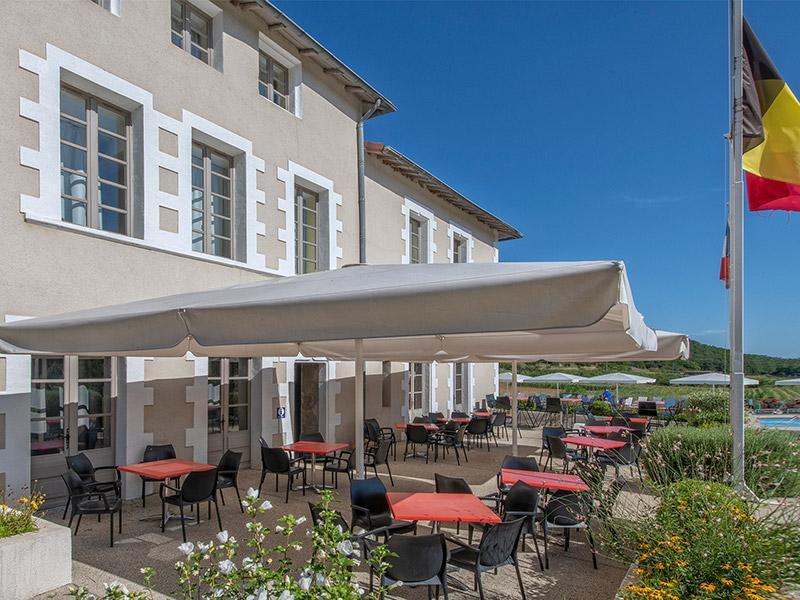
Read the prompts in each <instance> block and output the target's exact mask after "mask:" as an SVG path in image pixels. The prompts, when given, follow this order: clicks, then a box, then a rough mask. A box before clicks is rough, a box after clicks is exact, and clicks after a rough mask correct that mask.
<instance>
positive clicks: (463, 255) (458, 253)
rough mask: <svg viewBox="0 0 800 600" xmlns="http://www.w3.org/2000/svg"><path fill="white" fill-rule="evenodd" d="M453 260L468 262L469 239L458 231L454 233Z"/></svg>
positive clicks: (455, 261)
mask: <svg viewBox="0 0 800 600" xmlns="http://www.w3.org/2000/svg"><path fill="white" fill-rule="evenodd" d="M453 262H454V263H465V262H467V240H466V238H464V237H462V236H460V235H458V234H457V233H454V234H453Z"/></svg>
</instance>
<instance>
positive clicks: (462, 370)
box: [453, 362, 469, 410]
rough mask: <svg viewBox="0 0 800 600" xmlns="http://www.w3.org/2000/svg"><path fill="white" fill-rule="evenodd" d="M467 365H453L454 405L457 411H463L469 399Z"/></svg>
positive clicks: (460, 363) (458, 363) (459, 363)
mask: <svg viewBox="0 0 800 600" xmlns="http://www.w3.org/2000/svg"><path fill="white" fill-rule="evenodd" d="M468 373H469V370H468V367H467V363H463V362H457V363H454V364H453V405H454V406H455V407H456V408H457V409H460V410H461V409H463V408H464V405H465V402H466V399H467V385H468V384H467V377H468Z"/></svg>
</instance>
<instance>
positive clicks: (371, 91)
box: [231, 0, 397, 116]
mask: <svg viewBox="0 0 800 600" xmlns="http://www.w3.org/2000/svg"><path fill="white" fill-rule="evenodd" d="M231 4H233V5H234V6H238V7H239V8H241V9H242V10H246V11H250V12H252V13H253V14H255V15H257V16H258V17H259V18H260V19H261V20H262V21H264V24H265V26H266V28H267V30H269V31H270V32H271V33H275V34H276V35H278V36H281V37H283V38H284V39H285V40H286V41H288V42H289V43H290V44H292V45H293V46H294V47H295V48H297V51H298V52H299V53H300V55H301V56H304V57H306V58H308V59H310V60H312V61H313V62H315V63H317V64H318V65H319V66H320V67H322V69H323V71H324V72H325V73H326V74H327V75H330V76H331V77H333V78H335V79H336V80H338V81H339V83H341V84H342V85H343V86H344V88H345V91H347V92H348V93H350V94H352V95H354V96H356V97H357V98H358V99H359V100H361V101H362V102H365V103H368V104H374V103H375V101H376V100H377V99H379V98H380V100H381V105H380V106H379V107H378V110H377V111H376V112H375V115H374V116H378V115H382V114H387V113H392V112H395V111H396V110H397V107H395V105H394V104H392V102H391V100H389V99H388V98H387V97H386V96H384V95H383V94H381V93H380V92H379V91H378V90H376V89H375V88H374V87H372V86H371V85H370V84H369V83H367V82H366V81H365V80H364V79H362V78H361V77H360V76H359V75H358V74H356V72H355V71H353V70H352V69H351V68H350V67H348V66H347V65H346V64H344V63H343V62H342V61H341V60H339V59H338V58H336V56H334V54H333V53H332V52H331V51H330V50H328V49H327V48H325V46H323V45H322V44H320V43H319V42H318V41H317V40H315V39H314V38H313V37H312V36H311V34H309V33H308V32H307V31H305V30H304V29H303V28H302V27H300V26H299V25H298V24H297V23H295V22H294V21H292V20H291V19H290V18H289V17H288V16H287V15H286V13H284V12H283V11H282V10H280V9H279V8H278V7H277V6H275V5H274V4H272V2H269V0H231Z"/></svg>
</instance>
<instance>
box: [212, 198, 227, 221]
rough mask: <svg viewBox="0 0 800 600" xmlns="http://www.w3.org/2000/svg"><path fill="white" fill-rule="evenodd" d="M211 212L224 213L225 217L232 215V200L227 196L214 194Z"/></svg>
mask: <svg viewBox="0 0 800 600" xmlns="http://www.w3.org/2000/svg"><path fill="white" fill-rule="evenodd" d="M211 212H213V213H215V214H218V215H222V216H223V217H229V216H230V215H231V201H230V200H228V199H227V198H221V197H219V196H212V197H211Z"/></svg>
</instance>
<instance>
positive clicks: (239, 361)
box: [228, 358, 250, 377]
mask: <svg viewBox="0 0 800 600" xmlns="http://www.w3.org/2000/svg"><path fill="white" fill-rule="evenodd" d="M249 362H250V359H248V358H232V359H230V366H229V368H228V373H229V375H230V376H231V377H247V375H248V373H247V366H248V364H249Z"/></svg>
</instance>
